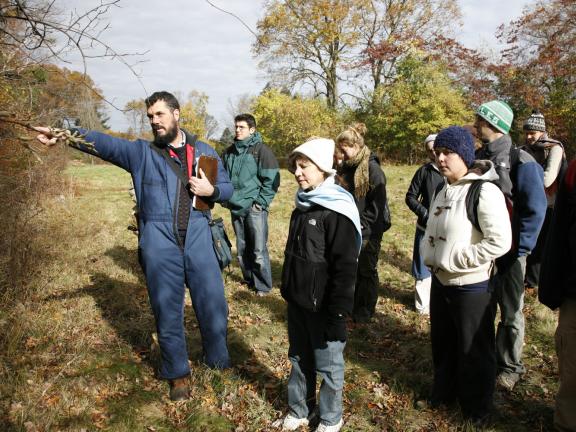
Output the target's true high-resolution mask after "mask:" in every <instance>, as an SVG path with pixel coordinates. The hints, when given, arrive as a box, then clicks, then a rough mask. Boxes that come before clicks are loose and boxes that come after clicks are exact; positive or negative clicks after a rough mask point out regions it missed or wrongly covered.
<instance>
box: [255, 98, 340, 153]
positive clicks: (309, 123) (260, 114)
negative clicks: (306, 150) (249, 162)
mask: <svg viewBox="0 0 576 432" xmlns="http://www.w3.org/2000/svg"><path fill="white" fill-rule="evenodd" d="M252 112H253V114H254V117H255V118H256V121H257V124H258V130H259V132H260V133H261V134H262V137H263V139H264V142H265V143H266V144H267V145H269V146H270V147H271V148H272V149H273V150H274V152H275V153H276V155H277V156H278V157H282V156H286V155H288V154H289V153H290V152H291V151H292V150H293V149H294V147H296V146H297V145H299V144H302V143H303V142H304V141H305V140H306V139H307V138H309V137H311V136H324V137H332V138H334V137H335V135H336V134H337V133H338V132H339V131H340V129H341V128H342V123H341V122H340V120H339V118H338V115H337V113H336V112H335V111H334V110H331V109H330V108H329V107H328V106H327V105H326V102H325V101H323V100H320V99H317V98H306V97H302V96H294V97H292V96H290V95H287V94H285V93H281V92H280V91H278V90H273V89H271V90H268V91H266V92H264V93H263V94H262V95H260V96H259V97H258V98H256V100H255V102H254V106H253V110H252Z"/></svg>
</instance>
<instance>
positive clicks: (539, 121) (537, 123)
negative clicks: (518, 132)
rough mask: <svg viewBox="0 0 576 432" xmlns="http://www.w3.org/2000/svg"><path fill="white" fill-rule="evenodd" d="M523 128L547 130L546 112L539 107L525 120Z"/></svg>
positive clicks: (526, 129)
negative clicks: (543, 112) (539, 109)
mask: <svg viewBox="0 0 576 432" xmlns="http://www.w3.org/2000/svg"><path fill="white" fill-rule="evenodd" d="M523 129H524V130H525V131H540V132H546V122H545V121H544V114H542V113H541V112H540V111H538V110H537V109H535V110H533V111H532V115H531V116H530V117H528V118H527V119H526V121H525V122H524V127H523Z"/></svg>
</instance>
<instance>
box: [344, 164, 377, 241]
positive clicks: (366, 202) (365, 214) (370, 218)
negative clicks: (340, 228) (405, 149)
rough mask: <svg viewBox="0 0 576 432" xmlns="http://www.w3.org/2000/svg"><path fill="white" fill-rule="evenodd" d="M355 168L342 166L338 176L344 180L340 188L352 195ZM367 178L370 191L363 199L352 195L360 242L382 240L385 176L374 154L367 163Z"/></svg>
mask: <svg viewBox="0 0 576 432" xmlns="http://www.w3.org/2000/svg"><path fill="white" fill-rule="evenodd" d="M355 172H356V167H348V166H346V165H343V166H342V167H341V168H340V170H339V174H340V176H342V179H343V180H344V182H343V184H342V186H343V187H344V188H345V189H347V190H348V192H350V193H351V194H352V195H354V189H355V185H354V173H355ZM368 177H369V181H370V189H369V190H368V193H367V194H366V196H365V197H363V198H360V199H358V198H357V197H356V195H354V200H355V201H356V207H358V213H360V224H361V225H362V240H368V239H374V240H378V241H380V240H382V234H384V231H385V223H384V212H385V209H386V205H387V198H386V175H385V174H384V171H382V168H381V167H380V161H379V160H378V158H377V157H376V155H375V154H373V153H372V154H371V155H370V159H369V161H368Z"/></svg>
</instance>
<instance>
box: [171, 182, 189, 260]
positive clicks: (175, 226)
mask: <svg viewBox="0 0 576 432" xmlns="http://www.w3.org/2000/svg"><path fill="white" fill-rule="evenodd" d="M177 180H178V181H177V182H176V200H175V201H174V210H173V217H172V230H173V231H174V237H176V244H177V245H178V247H179V248H180V249H181V250H184V245H183V244H182V241H181V240H180V232H179V231H178V205H179V204H180V188H181V187H182V183H181V182H180V180H179V179H177ZM190 211H192V209H190ZM188 221H190V217H188Z"/></svg>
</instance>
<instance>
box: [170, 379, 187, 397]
mask: <svg viewBox="0 0 576 432" xmlns="http://www.w3.org/2000/svg"><path fill="white" fill-rule="evenodd" d="M189 397H190V390H189V388H188V377H184V378H177V379H175V380H170V400H171V401H174V402H177V401H183V400H187V399H188V398H189Z"/></svg>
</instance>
